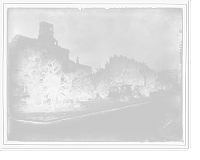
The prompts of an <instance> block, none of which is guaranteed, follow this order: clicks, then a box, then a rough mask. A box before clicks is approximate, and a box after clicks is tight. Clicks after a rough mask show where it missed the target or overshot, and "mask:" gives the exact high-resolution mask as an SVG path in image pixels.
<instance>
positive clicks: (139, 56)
mask: <svg viewBox="0 0 200 160" xmlns="http://www.w3.org/2000/svg"><path fill="white" fill-rule="evenodd" d="M41 21H46V22H49V23H52V24H53V25H54V37H55V38H56V39H57V40H58V45H60V46H61V47H63V48H67V49H69V50H70V59H72V60H75V59H76V57H77V56H78V57H79V61H80V63H82V64H87V65H90V66H92V67H93V69H95V68H99V67H104V65H105V63H106V61H108V60H109V57H111V56H112V55H114V54H116V55H123V56H127V57H130V58H134V59H135V60H137V61H139V62H144V63H146V64H147V65H148V66H149V67H150V68H151V69H155V70H161V69H177V68H178V67H179V66H180V65H179V51H180V49H179V42H180V41H181V39H182V33H180V30H181V29H182V9H180V8H173V9H172V8H171V9H170V8H110V9H104V8H85V9H81V10H79V9H78V8H77V9H76V8H62V9H61V8H60V9H58V8H55V9H52V8H51V9H42V8H41V9H34V8H27V9H25V8H12V9H9V10H8V41H9V42H10V41H11V39H12V38H14V36H15V35H16V34H20V35H23V36H27V37H30V38H37V37H38V32H39V31H38V30H39V22H41Z"/></svg>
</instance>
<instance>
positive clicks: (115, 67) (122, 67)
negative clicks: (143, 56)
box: [105, 55, 143, 86]
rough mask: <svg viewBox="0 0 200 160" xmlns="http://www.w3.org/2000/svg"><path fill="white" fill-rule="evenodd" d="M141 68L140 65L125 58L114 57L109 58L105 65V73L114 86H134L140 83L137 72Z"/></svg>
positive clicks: (140, 78) (141, 65) (139, 76)
mask: <svg viewBox="0 0 200 160" xmlns="http://www.w3.org/2000/svg"><path fill="white" fill-rule="evenodd" d="M142 67H143V64H142V63H139V62H136V61H135V60H133V59H128V58H127V57H123V56H122V55H121V56H119V57H118V56H117V55H114V56H113V57H111V58H110V60H109V63H108V62H107V63H106V65H105V72H106V75H107V77H109V78H110V79H111V80H112V81H113V82H115V84H119V83H124V84H130V85H133V86H134V85H136V84H139V83H141V81H142V77H141V75H140V74H139V70H140V69H141V68H142Z"/></svg>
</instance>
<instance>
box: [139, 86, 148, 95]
mask: <svg viewBox="0 0 200 160" xmlns="http://www.w3.org/2000/svg"><path fill="white" fill-rule="evenodd" d="M140 93H141V95H143V96H146V97H149V96H150V90H149V87H148V86H141V87H140Z"/></svg>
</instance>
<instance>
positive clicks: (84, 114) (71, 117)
mask: <svg viewBox="0 0 200 160" xmlns="http://www.w3.org/2000/svg"><path fill="white" fill-rule="evenodd" d="M166 98H169V97H160V98H155V99H151V100H146V101H143V102H138V103H132V104H128V105H123V106H118V107H113V108H109V109H103V110H99V111H94V112H89V113H82V114H78V115H74V116H68V117H63V118H58V119H53V120H49V121H42V120H31V119H21V118H12V117H10V118H9V119H10V120H15V121H23V122H31V123H41V124H42V123H43V124H48V123H54V122H57V121H62V120H69V119H75V118H79V117H84V116H88V115H94V114H99V113H105V112H109V111H114V110H119V109H123V108H128V107H130V106H138V105H141V104H146V103H150V102H154V101H158V100H162V99H166Z"/></svg>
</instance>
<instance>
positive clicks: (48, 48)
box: [8, 21, 92, 74]
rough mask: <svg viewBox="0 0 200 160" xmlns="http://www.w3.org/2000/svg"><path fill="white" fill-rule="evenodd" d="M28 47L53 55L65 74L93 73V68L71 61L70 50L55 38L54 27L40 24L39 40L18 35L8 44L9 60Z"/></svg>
mask: <svg viewBox="0 0 200 160" xmlns="http://www.w3.org/2000/svg"><path fill="white" fill-rule="evenodd" d="M27 47H31V48H34V49H38V50H41V51H43V52H47V53H48V54H51V55H52V56H53V57H54V58H55V59H57V60H58V61H60V62H61V64H62V69H63V71H64V72H66V73H67V72H73V71H77V70H81V71H84V72H86V73H87V74H91V73H92V67H91V66H87V65H83V64H80V63H79V62H78V63H77V62H74V61H72V60H70V59H69V53H70V51H69V49H65V48H62V47H61V46H59V45H58V41H57V40H56V39H55V38H54V28H53V25H52V24H50V23H48V22H45V21H42V22H40V23H39V35H38V38H37V39H36V38H29V37H25V36H22V35H16V36H15V37H14V38H13V39H12V41H11V42H10V43H9V44H8V59H9V60H11V61H12V59H15V58H14V57H15V56H17V53H18V52H19V51H21V50H23V49H25V48H27Z"/></svg>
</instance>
